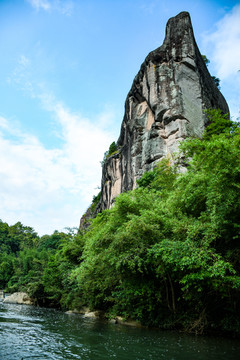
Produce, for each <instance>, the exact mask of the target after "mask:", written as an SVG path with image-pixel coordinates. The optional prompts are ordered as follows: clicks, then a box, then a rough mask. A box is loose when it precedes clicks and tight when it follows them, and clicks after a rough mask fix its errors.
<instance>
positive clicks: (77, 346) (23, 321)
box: [0, 304, 240, 360]
mask: <svg viewBox="0 0 240 360" xmlns="http://www.w3.org/2000/svg"><path fill="white" fill-rule="evenodd" d="M0 325H1V326H0V359H1V360H20V359H21V358H23V359H24V360H27V359H54V360H74V359H78V360H101V359H104V360H105V359H117V360H126V359H127V360H129V359H131V360H148V359H149V360H159V359H164V360H205V359H207V360H223V359H224V360H226V359H227V360H239V353H240V344H239V342H237V341H234V340H231V339H216V338H210V339H209V338H204V337H195V336H187V335H184V334H178V333H171V332H162V331H156V330H147V329H136V328H129V327H126V326H120V325H114V324H107V323H103V322H100V321H96V320H93V319H86V318H83V317H81V316H78V315H76V316H68V315H66V314H64V313H62V312H60V311H56V310H50V309H41V308H36V307H32V306H19V305H11V304H0Z"/></svg>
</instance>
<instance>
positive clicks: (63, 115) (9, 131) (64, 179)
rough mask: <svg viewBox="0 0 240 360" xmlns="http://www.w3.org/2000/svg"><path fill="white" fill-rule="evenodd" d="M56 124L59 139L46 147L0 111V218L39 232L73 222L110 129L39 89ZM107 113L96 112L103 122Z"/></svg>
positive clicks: (95, 177) (91, 190)
mask: <svg viewBox="0 0 240 360" xmlns="http://www.w3.org/2000/svg"><path fill="white" fill-rule="evenodd" d="M38 98H39V99H40V100H41V102H42V104H43V106H44V107H45V109H46V110H47V111H50V112H52V114H53V115H54V118H55V121H56V122H57V123H58V124H59V125H60V128H61V132H60V136H61V138H62V140H63V145H62V146H61V147H60V148H54V149H47V148H46V147H45V146H44V145H43V144H42V143H41V142H40V141H39V140H38V139H37V137H35V136H33V135H31V134H28V133H24V132H23V131H21V129H19V128H16V124H12V123H11V121H9V120H8V119H6V118H4V117H0V153H1V157H0V188H1V192H0V218H2V220H3V221H7V222H8V223H10V224H13V223H15V222H17V221H21V222H23V223H24V224H25V225H30V226H33V227H34V228H35V229H36V231H38V232H39V233H40V234H43V233H51V232H53V231H54V230H55V229H58V230H62V229H63V228H64V227H66V226H70V227H72V226H78V224H79V219H80V216H81V215H82V214H83V212H84V211H85V210H86V208H87V206H88V205H89V204H90V202H91V199H92V196H93V195H94V194H96V193H97V191H99V190H96V188H97V187H98V186H99V185H100V181H101V166H100V161H101V160H102V158H103V154H104V151H105V150H106V149H107V148H108V145H109V144H110V143H111V142H112V141H113V138H114V137H113V134H111V133H110V132H109V131H107V130H106V129H105V128H103V127H102V125H101V122H100V123H98V122H94V123H93V122H92V121H91V120H90V119H87V118H83V117H82V116H81V115H80V114H73V113H72V112H71V111H70V110H69V109H67V108H66V106H64V105H63V104H62V103H61V102H59V101H56V100H55V99H54V97H53V96H48V95H46V94H45V95H44V94H42V95H39V96H38ZM111 116H112V114H110V115H109V113H105V114H99V116H98V118H99V119H101V120H102V122H104V118H106V119H107V121H108V122H109V121H110V120H109V117H111Z"/></svg>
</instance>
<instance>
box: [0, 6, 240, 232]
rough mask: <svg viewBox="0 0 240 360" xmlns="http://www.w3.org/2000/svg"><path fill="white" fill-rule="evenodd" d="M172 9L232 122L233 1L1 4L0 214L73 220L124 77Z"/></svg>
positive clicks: (236, 81)
mask: <svg viewBox="0 0 240 360" xmlns="http://www.w3.org/2000/svg"><path fill="white" fill-rule="evenodd" d="M180 11H189V12H190V15H191V18H192V23H193V28H194V33H195V37H196V41H197V43H198V46H199V48H200V51H201V53H202V54H205V55H207V57H208V58H209V59H210V61H211V62H210V64H209V70H210V72H211V74H212V75H215V76H217V77H219V78H220V79H221V91H222V93H223V95H224V96H225V98H226V100H227V102H228V104H229V106H230V111H231V115H232V117H233V118H234V119H237V117H238V116H239V115H240V114H239V111H240V72H239V71H238V70H240V60H239V59H240V2H237V1H224V0H222V1H204V0H201V1H200V0H199V1H198V0H196V1H184V0H183V1H181V2H179V1H174V0H173V1H172V0H168V1H167V0H163V1H160V0H111V1H110V0H78V1H77V0H69V1H68V0H65V1H64V0H19V1H18V0H16V1H14V0H8V1H7V0H6V1H5V0H0V53H1V57H0V99H1V100H0V219H2V220H3V221H6V222H8V223H9V224H14V223H16V222H17V221H21V222H22V223H23V224H24V225H29V226H32V227H33V228H34V229H35V230H36V231H37V232H38V233H39V234H40V235H43V234H45V233H52V232H53V231H54V230H59V231H62V230H63V229H64V228H65V227H74V226H78V224H79V219H80V216H81V215H82V214H83V213H84V211H85V210H86V208H87V206H88V204H89V203H90V202H91V200H92V197H93V195H94V194H96V193H97V192H98V191H99V190H98V187H99V186H100V181H101V165H100V161H101V160H102V158H103V154H104V152H105V151H106V150H107V149H108V147H109V144H110V143H111V142H112V141H114V140H117V138H118V135H119V131H120V126H121V122H122V118H123V113H124V102H125V98H126V96H127V93H128V91H129V89H130V87H131V84H132V81H133V78H134V76H135V75H136V74H137V72H138V70H139V68H140V65H141V63H142V62H143V61H144V59H145V57H146V56H147V54H148V53H149V52H150V51H151V50H154V49H155V48H157V47H158V46H160V45H161V44H162V42H163V38H164V34H165V26H166V22H167V20H168V19H169V18H170V17H172V16H175V15H177V14H178V13H179V12H180Z"/></svg>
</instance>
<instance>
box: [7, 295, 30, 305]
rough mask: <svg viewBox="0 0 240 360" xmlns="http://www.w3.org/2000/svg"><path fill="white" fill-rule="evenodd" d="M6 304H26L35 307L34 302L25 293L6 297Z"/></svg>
mask: <svg viewBox="0 0 240 360" xmlns="http://www.w3.org/2000/svg"><path fill="white" fill-rule="evenodd" d="M3 302H4V303H7V304H24V305H33V304H34V301H33V299H31V298H30V297H29V296H28V294H26V293H24V292H16V293H13V294H12V295H10V296H8V297H6V298H5V299H4V300H3Z"/></svg>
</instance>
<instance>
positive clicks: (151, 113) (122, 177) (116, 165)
mask: <svg viewBox="0 0 240 360" xmlns="http://www.w3.org/2000/svg"><path fill="white" fill-rule="evenodd" d="M207 108H219V109H221V110H222V111H223V112H224V113H228V112H229V109H228V106H227V103H226V101H225V99H224V97H223V96H222V94H221V93H220V91H219V90H218V88H217V86H216V85H215V83H214V81H213V79H212V77H211V75H210V74H209V72H208V70H207V67H206V65H205V63H204V61H203V59H202V56H201V54H200V52H199V49H198V47H197V44H196V42H195V38H194V34H193V29H192V24H191V19H190V15H189V13H187V12H181V13H180V14H178V15H177V16H176V17H173V18H171V19H169V21H168V23H167V27H166V36H165V40H164V42H163V45H162V46H161V47H159V48H157V49H156V50H154V51H152V52H151V53H150V54H149V55H148V56H147V57H146V59H145V61H144V63H143V64H142V66H141V68H140V71H139V73H138V74H137V76H136V77H135V79H134V81H133V84H132V87H131V90H130V91H129V93H128V96H127V99H126V103H125V114H124V118H123V122H122V127H121V133H120V137H119V139H118V142H117V145H118V149H119V152H118V153H117V154H114V155H112V156H110V157H109V158H108V159H107V160H106V162H105V164H104V166H103V173H102V184H101V193H102V195H101V196H102V197H101V200H100V203H99V207H98V211H102V210H104V209H108V208H110V207H111V206H112V204H113V202H114V198H115V197H116V196H117V195H119V194H120V193H122V192H124V191H128V190H132V189H134V188H135V187H136V180H137V179H138V178H140V177H141V176H142V174H143V173H144V172H145V171H149V170H152V169H153V167H154V166H155V165H156V163H157V162H159V161H160V160H161V159H162V158H163V157H166V156H170V157H171V156H172V154H173V153H174V152H176V151H177V149H178V145H179V142H180V141H182V140H183V139H185V138H186V137H189V136H197V137H201V135H202V134H203V131H204V128H205V126H206V121H207V120H206V117H205V115H204V113H203V110H204V109H207Z"/></svg>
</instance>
